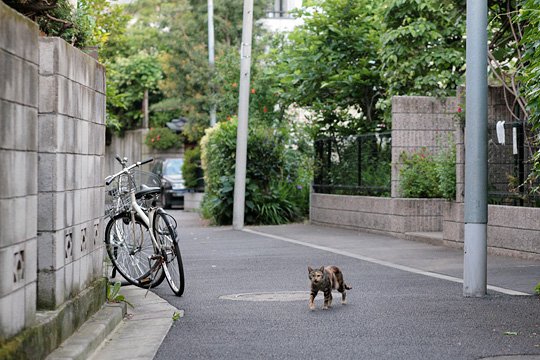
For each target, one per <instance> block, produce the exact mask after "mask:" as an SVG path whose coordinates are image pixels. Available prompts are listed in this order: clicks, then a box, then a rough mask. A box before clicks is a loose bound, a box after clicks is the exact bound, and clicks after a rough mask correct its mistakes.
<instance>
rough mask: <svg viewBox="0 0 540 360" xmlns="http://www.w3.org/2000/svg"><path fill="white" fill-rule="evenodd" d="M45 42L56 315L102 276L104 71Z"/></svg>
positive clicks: (42, 218) (48, 280) (45, 180)
mask: <svg viewBox="0 0 540 360" xmlns="http://www.w3.org/2000/svg"><path fill="white" fill-rule="evenodd" d="M39 42H40V44H39V45H40V48H39V49H40V68H39V73H40V89H39V90H40V99H39V166H38V190H39V198H38V234H39V235H38V244H39V245H38V248H39V249H38V255H39V258H38V259H39V261H38V305H39V307H42V308H56V307H58V306H59V305H60V304H62V303H63V302H64V301H65V300H66V299H69V298H71V297H73V296H74V295H76V294H77V293H79V292H80V291H81V290H82V289H84V288H85V287H86V286H88V284H89V283H90V282H91V281H93V280H95V279H96V278H97V277H99V276H101V275H102V271H101V269H102V266H101V263H102V261H103V249H102V245H103V241H102V239H101V229H102V228H103V227H104V224H102V223H101V217H102V215H103V213H104V193H103V185H102V183H103V180H102V178H101V168H102V162H103V155H104V150H105V122H104V121H105V68H104V67H103V66H102V65H100V64H98V63H97V62H96V61H95V60H94V59H92V58H91V57H90V56H88V55H86V54H84V53H82V52H81V51H79V50H77V49H75V48H73V47H72V46H70V45H68V44H67V43H66V42H64V41H63V40H61V39H59V38H41V39H40V41H39Z"/></svg>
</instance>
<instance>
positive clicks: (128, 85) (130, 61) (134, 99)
mask: <svg viewBox="0 0 540 360" xmlns="http://www.w3.org/2000/svg"><path fill="white" fill-rule="evenodd" d="M107 69H108V73H107V75H108V85H109V84H110V85H112V86H113V89H114V91H115V95H116V98H115V100H118V101H117V102H109V104H108V112H109V116H112V117H115V118H116V119H118V121H120V122H121V123H122V128H123V129H131V128H135V127H137V126H138V125H139V123H140V121H141V118H142V111H141V108H142V100H143V95H144V92H145V90H148V92H149V98H150V101H152V99H154V98H156V97H157V98H160V92H159V89H158V82H159V81H160V80H161V79H162V78H163V72H162V68H161V65H160V63H159V57H158V56H157V55H152V54H148V53H146V52H144V51H141V52H139V53H138V54H135V55H133V56H130V57H127V58H124V57H119V58H115V59H114V62H110V63H109V64H108V66H107Z"/></svg>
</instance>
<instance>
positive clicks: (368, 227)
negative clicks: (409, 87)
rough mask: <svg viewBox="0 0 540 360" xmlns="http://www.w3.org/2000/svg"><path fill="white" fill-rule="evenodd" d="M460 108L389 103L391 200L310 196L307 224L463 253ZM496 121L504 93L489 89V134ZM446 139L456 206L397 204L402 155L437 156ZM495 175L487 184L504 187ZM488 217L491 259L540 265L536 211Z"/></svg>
mask: <svg viewBox="0 0 540 360" xmlns="http://www.w3.org/2000/svg"><path fill="white" fill-rule="evenodd" d="M459 94H461V91H459ZM459 103H460V101H459V100H458V98H454V97H452V98H448V99H442V100H441V99H434V98H430V97H418V96H415V97H395V98H393V101H392V121H393V123H392V129H393V130H392V198H378V197H364V196H343V195H328V194H316V193H312V194H311V204H310V220H311V222H312V223H314V224H321V225H326V226H338V227H345V228H351V229H357V230H361V231H369V232H377V233H384V234H389V235H393V236H396V237H401V238H407V239H417V240H422V241H429V242H433V243H439V244H445V245H449V246H453V247H463V238H464V234H463V219H464V217H463V210H464V205H463V196H464V179H465V172H464V170H465V144H464V138H465V136H464V130H463V129H462V126H459V125H463V123H460V122H461V121H464V119H463V118H464V113H462V115H461V116H460V115H459V114H458V113H457V109H458V106H459ZM461 117H463V118H461ZM499 120H505V121H512V120H511V115H510V113H509V112H508V109H507V106H506V101H505V99H504V93H503V92H502V90H501V89H500V88H493V87H490V89H489V97H488V126H489V127H490V129H491V130H493V129H494V128H495V124H496V122H497V121H499ZM506 135H507V139H506V140H507V142H509V141H510V143H511V141H512V139H511V133H510V132H509V131H508V132H507V134H506ZM493 136H494V134H492V138H493ZM448 139H452V140H453V141H454V142H455V144H456V201H445V200H442V199H403V198H399V196H400V191H399V168H400V166H401V162H400V159H399V157H400V155H401V153H402V152H403V151H407V152H410V151H415V150H417V149H419V148H421V147H427V148H428V149H430V150H432V151H433V152H437V151H439V149H440V148H441V146H447V144H448V143H447V141H448ZM495 146H496V144H494V140H491V141H490V143H489V147H490V154H494V153H495V151H494V150H493V148H494V147H495ZM490 156H491V155H490ZM497 156H507V157H508V156H512V155H511V154H510V155H508V154H503V155H497ZM499 170H500V169H497V167H494V169H491V170H490V183H494V182H495V181H496V179H503V180H504V181H506V179H507V176H506V174H504V173H501V172H500V171H499ZM488 211H489V213H488V251H489V252H490V253H494V254H504V255H512V256H519V257H522V258H527V259H535V260H540V226H539V225H538V218H539V217H540V209H538V208H527V207H512V206H500V205H489V206H488Z"/></svg>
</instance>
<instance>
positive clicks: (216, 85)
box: [146, 0, 263, 141]
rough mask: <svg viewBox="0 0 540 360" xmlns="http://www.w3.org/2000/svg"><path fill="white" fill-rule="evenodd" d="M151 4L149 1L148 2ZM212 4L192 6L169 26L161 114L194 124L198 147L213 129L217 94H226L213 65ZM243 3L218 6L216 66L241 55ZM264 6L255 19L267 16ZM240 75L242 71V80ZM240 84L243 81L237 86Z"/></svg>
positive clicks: (195, 0) (190, 131) (191, 131)
mask: <svg viewBox="0 0 540 360" xmlns="http://www.w3.org/2000/svg"><path fill="white" fill-rule="evenodd" d="M146 1H149V0H146ZM207 9H208V8H207V2H206V1H201V0H191V1H187V0H186V6H185V9H184V10H185V11H182V12H178V13H177V14H170V15H169V17H170V19H169V22H167V24H168V26H169V28H168V35H167V39H166V40H165V43H166V44H167V56H166V57H165V58H164V64H165V73H166V74H167V76H166V78H165V79H164V81H163V82H162V83H161V86H160V87H161V89H162V91H163V93H164V94H165V99H164V100H163V101H162V102H160V103H159V104H156V105H155V106H154V107H153V109H155V110H177V111H178V112H179V113H180V114H182V116H184V117H186V118H187V119H188V124H187V125H186V127H185V130H184V133H185V134H186V136H187V138H188V140H190V141H197V140H198V139H200V138H201V136H202V135H203V133H204V129H205V128H206V127H208V125H209V115H208V114H209V110H210V107H211V103H215V102H216V98H217V97H216V96H213V95H212V92H213V91H212V89H215V91H216V92H217V93H220V92H222V90H221V87H222V86H223V84H221V83H220V82H219V81H216V76H215V74H214V73H213V72H212V71H211V69H210V68H209V64H208V49H207V42H208V40H207V39H208V35H207ZM242 9H243V1H242V0H234V1H226V0H217V1H214V27H215V49H216V63H217V62H219V61H220V57H221V56H226V55H225V54H229V53H234V52H238V50H239V44H240V40H241V29H242ZM262 9H263V4H262V3H258V4H256V5H255V8H254V18H255V19H257V18H258V17H259V16H260V15H261V14H262ZM239 73H240V71H239V70H238V72H237V76H239ZM237 81H238V80H237Z"/></svg>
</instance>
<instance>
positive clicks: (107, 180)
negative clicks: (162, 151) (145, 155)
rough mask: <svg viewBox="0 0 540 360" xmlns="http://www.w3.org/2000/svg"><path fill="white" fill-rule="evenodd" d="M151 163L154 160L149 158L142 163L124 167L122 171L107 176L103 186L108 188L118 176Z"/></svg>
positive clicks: (138, 162)
mask: <svg viewBox="0 0 540 360" xmlns="http://www.w3.org/2000/svg"><path fill="white" fill-rule="evenodd" d="M117 156H118V155H117ZM116 159H117V160H118V159H119V157H117V158H116ZM118 161H121V160H118ZM152 161H154V158H149V159H146V160H143V161H137V162H136V163H135V164H132V165H130V166H127V167H125V168H124V169H122V171H119V172H117V173H116V174H114V175H109V176H107V177H106V178H105V185H107V186H109V185H110V184H111V182H112V181H113V180H114V179H115V178H117V177H118V176H120V175H122V174H128V173H129V171H130V170H131V169H133V168H136V167H138V166H141V165H144V164H148V163H149V162H152Z"/></svg>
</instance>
